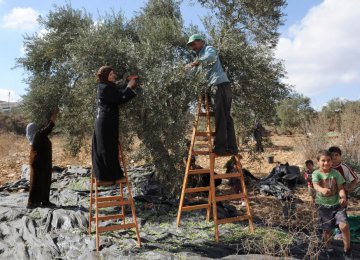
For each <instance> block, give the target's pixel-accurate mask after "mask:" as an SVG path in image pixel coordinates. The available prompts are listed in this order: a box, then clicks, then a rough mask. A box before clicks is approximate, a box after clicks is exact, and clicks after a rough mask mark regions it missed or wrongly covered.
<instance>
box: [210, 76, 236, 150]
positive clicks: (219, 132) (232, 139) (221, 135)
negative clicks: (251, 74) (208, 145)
mask: <svg viewBox="0 0 360 260" xmlns="http://www.w3.org/2000/svg"><path fill="white" fill-rule="evenodd" d="M216 87H217V89H216V94H215V132H216V133H215V140H214V146H215V147H214V150H215V152H217V153H225V152H227V151H228V152H237V151H238V148H237V144H236V136H235V129H234V121H233V119H232V117H231V102H232V90H231V86H230V82H224V83H220V84H219V85H216Z"/></svg>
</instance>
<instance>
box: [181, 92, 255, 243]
mask: <svg viewBox="0 0 360 260" xmlns="http://www.w3.org/2000/svg"><path fill="white" fill-rule="evenodd" d="M202 106H203V107H204V108H205V112H202V110H201V107H202ZM201 117H205V121H206V131H198V127H199V121H200V118H201ZM212 117H214V112H212V111H210V109H209V99H208V96H207V95H205V96H204V97H203V96H200V97H199V101H198V106H197V110H196V115H195V122H194V127H193V132H192V137H191V144H190V147H189V153H188V158H187V162H186V169H185V176H184V180H183V186H182V191H181V195H180V202H179V209H178V215H177V220H176V225H177V227H179V225H180V221H181V214H182V212H183V211H192V210H198V209H206V212H207V213H206V220H207V221H209V220H210V215H211V206H212V207H213V218H214V224H215V240H216V241H219V228H218V225H219V224H225V223H231V222H236V221H242V220H249V226H250V231H251V232H253V231H254V225H253V219H252V215H251V211H250V204H249V200H248V196H247V192H246V185H245V181H244V176H243V172H242V166H241V163H240V155H235V158H236V168H237V172H235V173H228V174H217V175H215V174H214V173H215V159H216V158H218V157H224V156H233V155H232V154H226V155H218V154H215V153H213V152H212V143H213V142H212V139H213V137H214V136H215V132H213V131H211V118H212ZM197 137H207V144H206V147H207V150H206V151H204V150H194V147H195V146H196V141H197ZM193 155H207V156H209V168H208V169H190V166H191V158H192V156H193ZM202 174H209V175H210V186H207V187H196V188H188V187H187V186H188V179H189V176H194V175H202ZM230 178H239V180H240V183H241V187H242V193H241V194H231V195H223V196H217V195H216V188H215V180H216V179H230ZM197 192H208V199H207V203H205V204H198V205H192V206H187V205H184V199H185V195H186V194H191V193H197ZM226 200H228V201H229V200H243V201H245V203H246V214H245V215H243V216H237V217H234V218H226V219H220V220H218V218H217V210H216V209H217V203H218V202H221V201H226Z"/></svg>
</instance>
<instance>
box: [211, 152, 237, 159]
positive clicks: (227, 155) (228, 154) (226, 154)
mask: <svg viewBox="0 0 360 260" xmlns="http://www.w3.org/2000/svg"><path fill="white" fill-rule="evenodd" d="M213 154H214V155H215V156H214V157H215V158H216V157H229V156H237V155H238V154H233V153H225V154H217V153H213Z"/></svg>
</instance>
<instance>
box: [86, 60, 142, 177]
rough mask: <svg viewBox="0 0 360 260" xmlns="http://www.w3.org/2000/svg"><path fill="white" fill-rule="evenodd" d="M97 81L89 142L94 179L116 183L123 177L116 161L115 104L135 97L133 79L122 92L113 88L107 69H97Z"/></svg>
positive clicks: (117, 158)
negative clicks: (92, 132) (95, 105)
mask: <svg viewBox="0 0 360 260" xmlns="http://www.w3.org/2000/svg"><path fill="white" fill-rule="evenodd" d="M96 78H97V82H98V85H97V94H96V98H97V116H96V122H95V131H94V135H93V140H92V165H93V172H94V176H95V178H96V179H97V180H100V181H116V180H119V179H121V178H122V177H123V176H124V172H123V171H122V169H121V167H120V162H119V150H118V139H119V107H118V106H119V105H120V104H124V103H126V102H128V101H129V100H131V99H132V98H133V97H135V95H136V94H135V92H134V91H133V88H135V86H136V81H135V79H131V80H130V81H129V83H128V85H127V87H126V88H125V89H121V88H119V87H117V86H116V84H115V80H116V74H115V73H114V71H113V69H112V68H111V67H109V66H103V67H101V68H100V69H99V70H98V72H97V73H96Z"/></svg>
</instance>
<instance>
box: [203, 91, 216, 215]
mask: <svg viewBox="0 0 360 260" xmlns="http://www.w3.org/2000/svg"><path fill="white" fill-rule="evenodd" d="M205 109H206V131H207V132H208V134H207V139H208V149H209V154H210V153H212V139H211V134H210V133H211V119H210V110H209V96H208V94H207V93H205ZM210 169H211V166H210ZM209 174H210V191H209V194H208V204H209V205H210V207H209V208H208V209H207V214H206V220H207V221H210V215H211V197H212V190H214V189H215V185H213V187H212V185H211V183H214V180H213V177H214V176H213V175H214V174H212V173H211V171H210V173H209ZM214 191H215V190H214Z"/></svg>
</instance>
